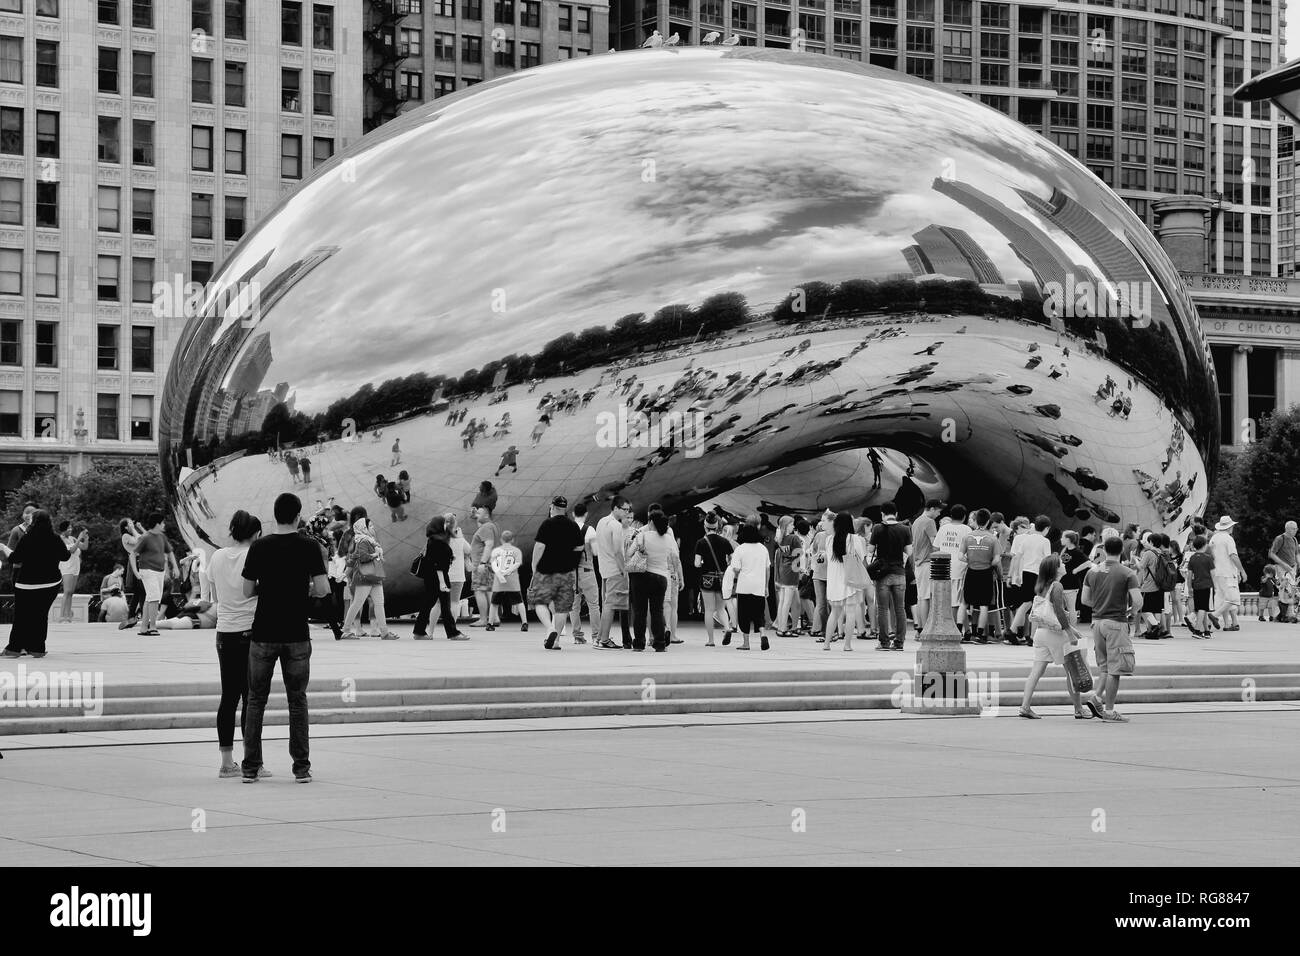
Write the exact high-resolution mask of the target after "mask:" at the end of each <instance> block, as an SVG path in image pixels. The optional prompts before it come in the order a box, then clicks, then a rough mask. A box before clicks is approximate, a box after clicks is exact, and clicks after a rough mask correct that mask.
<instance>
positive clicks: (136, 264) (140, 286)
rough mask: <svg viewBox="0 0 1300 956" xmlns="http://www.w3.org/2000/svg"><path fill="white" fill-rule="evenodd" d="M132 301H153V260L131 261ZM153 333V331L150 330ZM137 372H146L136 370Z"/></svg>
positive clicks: (139, 259) (138, 259)
mask: <svg viewBox="0 0 1300 956" xmlns="http://www.w3.org/2000/svg"><path fill="white" fill-rule="evenodd" d="M131 301H132V302H152V301H153V260H152V259H144V258H138V257H137V258H134V259H132V260H131ZM149 331H150V332H151V333H152V331H153V330H152V329H150V330H149ZM136 371H144V370H143V369H136Z"/></svg>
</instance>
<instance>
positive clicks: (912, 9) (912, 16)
mask: <svg viewBox="0 0 1300 956" xmlns="http://www.w3.org/2000/svg"><path fill="white" fill-rule="evenodd" d="M907 19H909V20H924V21H926V22H927V23H933V22H934V0H907Z"/></svg>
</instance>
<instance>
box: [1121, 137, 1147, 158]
mask: <svg viewBox="0 0 1300 956" xmlns="http://www.w3.org/2000/svg"><path fill="white" fill-rule="evenodd" d="M1121 146H1122V148H1123V152H1122V153H1121V155H1120V159H1121V161H1123V162H1126V163H1142V164H1144V165H1145V163H1146V161H1147V141H1146V140H1144V139H1135V138H1133V137H1131V136H1125V137H1124V138H1123V140H1121Z"/></svg>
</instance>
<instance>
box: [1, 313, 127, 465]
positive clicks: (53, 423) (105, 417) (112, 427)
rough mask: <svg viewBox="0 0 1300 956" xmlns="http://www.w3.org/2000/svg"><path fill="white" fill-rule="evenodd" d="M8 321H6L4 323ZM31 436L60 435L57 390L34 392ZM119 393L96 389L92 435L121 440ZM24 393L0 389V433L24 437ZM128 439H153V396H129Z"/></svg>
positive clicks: (13, 436) (56, 436)
mask: <svg viewBox="0 0 1300 956" xmlns="http://www.w3.org/2000/svg"><path fill="white" fill-rule="evenodd" d="M5 324H8V323H5ZM33 398H34V401H33V406H34V408H33V415H32V432H31V434H32V437H33V438H58V437H59V393H58V392H36V393H35V394H34V396H33ZM121 398H122V397H121V396H120V395H114V394H106V393H103V392H101V393H99V394H98V395H96V396H95V437H96V438H98V439H104V440H107V441H121V439H122V434H121V427H122V426H121V415H122V412H121ZM22 421H23V393H22V392H19V391H15V390H12V389H2V390H0V436H3V437H5V438H22V437H23V426H22ZM130 428H131V431H130V434H131V440H132V441H151V440H152V439H153V396H152V395H132V396H131V425H130Z"/></svg>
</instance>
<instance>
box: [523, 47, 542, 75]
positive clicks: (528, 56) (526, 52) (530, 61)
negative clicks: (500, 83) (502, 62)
mask: <svg viewBox="0 0 1300 956" xmlns="http://www.w3.org/2000/svg"><path fill="white" fill-rule="evenodd" d="M519 48H520V56H519V65H520V66H521V67H523V68H524V69H525V70H526V69H528V68H529V67H530V66H537V65H538V64H539V63H541V62H542V45H541V44H540V43H521V44H520V45H519Z"/></svg>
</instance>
